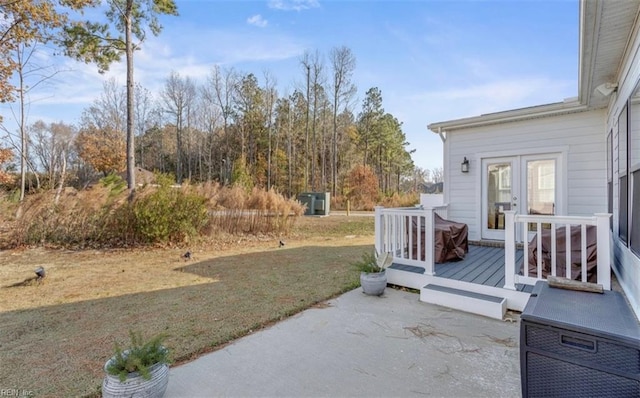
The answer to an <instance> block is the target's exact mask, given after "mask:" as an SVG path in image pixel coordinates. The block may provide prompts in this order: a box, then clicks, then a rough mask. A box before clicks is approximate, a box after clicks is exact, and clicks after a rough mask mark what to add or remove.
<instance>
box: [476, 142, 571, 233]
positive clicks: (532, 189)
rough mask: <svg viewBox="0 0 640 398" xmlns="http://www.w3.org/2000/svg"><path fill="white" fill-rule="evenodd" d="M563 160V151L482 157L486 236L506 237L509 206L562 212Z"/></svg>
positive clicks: (541, 212)
mask: <svg viewBox="0 0 640 398" xmlns="http://www.w3.org/2000/svg"><path fill="white" fill-rule="evenodd" d="M561 160H562V155H561V154H542V155H523V156H512V157H500V158H484V159H482V206H481V213H482V215H481V222H482V231H481V234H482V239H490V240H504V229H505V214H504V212H505V211H506V210H514V211H516V213H517V214H539V215H555V214H559V213H558V211H559V210H560V209H562V195H560V189H559V188H560V187H559V180H560V176H561V175H562V162H561ZM516 238H517V239H518V240H522V236H517V237H516Z"/></svg>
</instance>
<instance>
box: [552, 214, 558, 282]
mask: <svg viewBox="0 0 640 398" xmlns="http://www.w3.org/2000/svg"><path fill="white" fill-rule="evenodd" d="M557 246H558V243H557V242H556V225H555V224H551V275H553V276H558V273H557V272H558V270H557V269H556V265H557V259H556V256H557V253H558V247H557Z"/></svg>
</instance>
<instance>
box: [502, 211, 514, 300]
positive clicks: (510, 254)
mask: <svg viewBox="0 0 640 398" xmlns="http://www.w3.org/2000/svg"><path fill="white" fill-rule="evenodd" d="M515 216H516V212H515V210H505V212H504V288H505V289H509V290H516V223H515Z"/></svg>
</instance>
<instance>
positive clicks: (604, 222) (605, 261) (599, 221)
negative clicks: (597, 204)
mask: <svg viewBox="0 0 640 398" xmlns="http://www.w3.org/2000/svg"><path fill="white" fill-rule="evenodd" d="M594 215H595V217H596V228H597V234H598V238H597V248H598V251H597V258H598V260H597V261H598V281H597V282H598V283H599V284H600V285H602V287H603V288H604V289H605V290H611V243H610V242H611V229H609V218H610V217H611V214H609V213H596V214H594Z"/></svg>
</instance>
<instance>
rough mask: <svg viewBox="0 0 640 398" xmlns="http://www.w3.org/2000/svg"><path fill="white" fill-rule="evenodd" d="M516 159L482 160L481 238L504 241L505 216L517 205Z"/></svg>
mask: <svg viewBox="0 0 640 398" xmlns="http://www.w3.org/2000/svg"><path fill="white" fill-rule="evenodd" d="M517 176H518V173H517V163H516V158H501V159H484V161H483V184H482V185H483V187H482V188H483V189H482V190H483V193H482V197H483V200H482V202H483V203H482V207H483V209H482V238H483V239H498V240H500V239H504V229H505V214H504V212H505V211H507V210H515V207H516V205H517V194H516V193H517V192H518V188H517V180H516V177H517Z"/></svg>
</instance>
